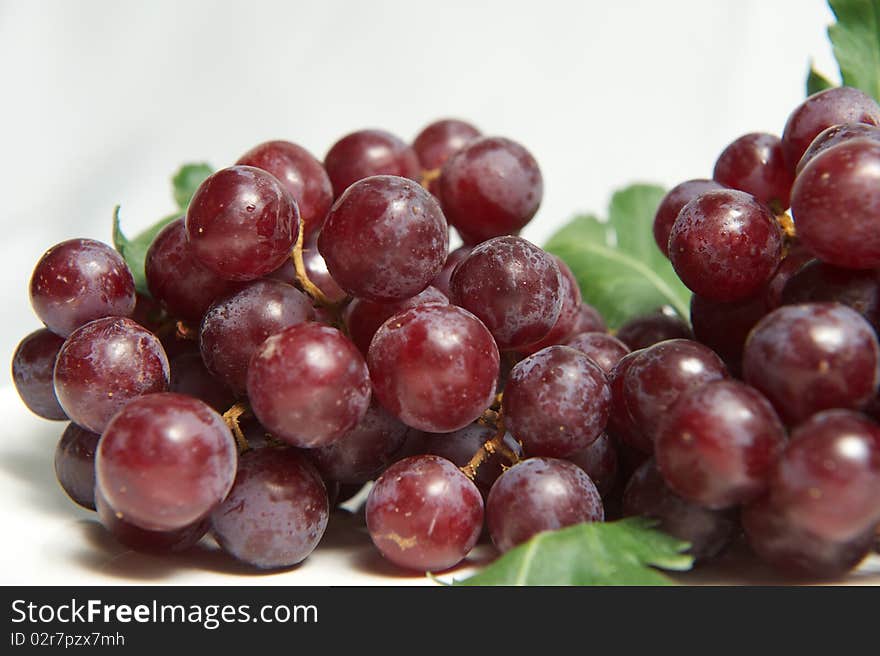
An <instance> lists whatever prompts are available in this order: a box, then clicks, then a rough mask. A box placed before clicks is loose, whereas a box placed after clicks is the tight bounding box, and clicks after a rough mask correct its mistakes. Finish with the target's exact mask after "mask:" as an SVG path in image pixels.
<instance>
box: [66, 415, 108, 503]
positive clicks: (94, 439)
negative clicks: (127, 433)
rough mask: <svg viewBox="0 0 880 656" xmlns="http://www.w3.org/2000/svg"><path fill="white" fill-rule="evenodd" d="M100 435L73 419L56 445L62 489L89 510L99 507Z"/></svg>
mask: <svg viewBox="0 0 880 656" xmlns="http://www.w3.org/2000/svg"><path fill="white" fill-rule="evenodd" d="M100 438H101V436H100V435H98V434H97V433H92V432H90V431H87V430H85V429H84V428H80V427H79V426H77V425H76V424H74V423H70V424H67V428H65V429H64V432H63V433H62V434H61V439H60V440H59V441H58V446H56V447H55V477H56V478H57V479H58V483H59V485H61V489H62V490H64V492H65V493H66V494H67V496H69V497H70V498H71V499H72V500H73V501H74V502H75V503H78V504H79V505H81V506H82V507H83V508H88V509H89V510H94V509H95V452H96V451H97V450H98V440H99V439H100Z"/></svg>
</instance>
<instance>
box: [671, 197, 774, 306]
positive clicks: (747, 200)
mask: <svg viewBox="0 0 880 656" xmlns="http://www.w3.org/2000/svg"><path fill="white" fill-rule="evenodd" d="M669 259H670V260H671V262H672V266H673V268H674V269H675V272H676V273H677V274H678V277H679V278H681V281H682V282H683V283H684V284H685V285H687V287H688V288H689V289H690V290H691V291H693V292H694V293H696V294H699V295H700V296H704V297H706V298H710V299H712V300H715V301H727V302H729V301H738V300H741V299H744V298H748V297H749V296H753V295H754V294H756V293H757V292H758V291H759V290H760V289H761V288H762V287H763V286H764V285H766V284H767V283H768V282H769V281H770V278H771V277H772V276H773V273H774V272H775V271H776V267H778V266H779V262H780V260H781V259H782V229H781V228H780V227H779V224H778V223H777V222H776V219H775V218H774V216H773V214H772V213H771V212H770V210H769V209H767V207H766V206H765V205H762V204H761V203H759V202H758V201H757V200H755V198H754V197H753V196H751V195H749V194H747V193H745V192H742V191H735V190H733V189H725V190H721V191H709V192H706V193H704V194H701V195H700V196H698V197H697V198H695V199H694V200H692V201H690V202H689V203H688V204H687V205H685V206H684V207H683V208H682V210H681V212H680V213H679V215H678V218H677V219H676V220H675V224H674V225H673V226H672V232H670V233H669Z"/></svg>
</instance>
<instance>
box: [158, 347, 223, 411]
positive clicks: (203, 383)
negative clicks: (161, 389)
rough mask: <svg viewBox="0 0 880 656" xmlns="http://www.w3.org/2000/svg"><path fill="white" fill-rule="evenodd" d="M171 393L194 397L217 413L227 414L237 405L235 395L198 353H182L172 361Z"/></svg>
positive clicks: (169, 387) (169, 389)
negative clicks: (234, 404) (212, 373)
mask: <svg viewBox="0 0 880 656" xmlns="http://www.w3.org/2000/svg"><path fill="white" fill-rule="evenodd" d="M168 391H169V392H177V393H178V394H186V395H187V396H194V397H195V398H197V399H199V400H200V401H204V402H205V403H207V404H208V405H209V406H211V407H212V408H214V410H216V411H217V412H220V413H223V412H226V411H227V410H228V409H229V407H230V406H231V405H232V404H233V403H235V395H234V394H233V393H232V391H231V390H230V389H229V388H228V387H227V386H226V385H224V384H223V383H221V382H220V381H219V380H218V379H217V378H216V377H215V376H212V375H211V372H210V371H208V369H207V368H206V367H205V363H204V362H203V361H202V356H201V355H200V354H199V352H198V351H189V352H188V353H181V354H179V355H177V356H176V357H174V358H172V360H171V383H170V385H169V386H168Z"/></svg>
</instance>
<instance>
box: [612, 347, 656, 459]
mask: <svg viewBox="0 0 880 656" xmlns="http://www.w3.org/2000/svg"><path fill="white" fill-rule="evenodd" d="M639 353H641V350H639V351H633V352H632V353H627V354H626V355H624V356H623V357H622V358H621V359H620V360H619V361H618V362H617V364H616V365H614V368H613V369H612V370H611V373H610V374H609V375H608V387H609V388H610V389H611V409H610V411H609V413H608V427H607V428H608V432H610V433H611V435H612V436H613V437H614V438H616V439H617V441H618V442H619V443H621V444H625V445H627V446H629V447H630V448H632V449H635V450H636V451H638V452H639V453H648V454H650V453H652V452H653V450H654V443H653V442H651V440H650V438H649V437H648V435H647V434H646V433H645V432H643V431H641V430H639V428H638V427H637V426H636V423H635V421H634V420H633V418H632V415H631V414H630V412H629V409H628V408H627V407H626V399H625V398H624V393H623V384H624V381H625V380H626V372H627V371H629V368H630V367H631V366H632V363H633V360H635V359H636V357H637V355H638V354H639Z"/></svg>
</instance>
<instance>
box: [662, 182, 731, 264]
mask: <svg viewBox="0 0 880 656" xmlns="http://www.w3.org/2000/svg"><path fill="white" fill-rule="evenodd" d="M718 189H724V185H722V184H719V183H717V182H715V180H701V179H698V180H687V181H685V182H682V183H681V184H678V185H676V186H674V187H673V188H672V189H670V190H669V192H668V193H667V194H666V195H665V196H664V197H663V200H661V201H660V205H659V206H658V207H657V213H656V214H655V215H654V241H656V242H657V248H659V249H660V250H661V251H663V254H664V255H666V256H667V257H669V233H670V232H672V225H673V224H674V223H675V220H676V219H677V218H678V213H679V212H681V208H682V207H684V206H685V205H687V204H688V203H689V202H691V201H692V200H693V199H694V198H696V197H697V196H699V195H700V194H703V193H705V192H707V191H717V190H718Z"/></svg>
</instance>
